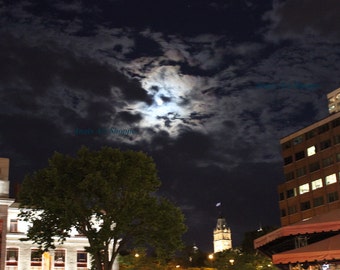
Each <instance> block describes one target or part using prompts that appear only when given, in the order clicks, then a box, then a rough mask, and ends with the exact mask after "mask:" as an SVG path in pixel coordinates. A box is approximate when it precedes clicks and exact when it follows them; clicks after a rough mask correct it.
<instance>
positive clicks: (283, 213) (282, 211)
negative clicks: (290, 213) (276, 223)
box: [281, 209, 287, 217]
mask: <svg viewBox="0 0 340 270" xmlns="http://www.w3.org/2000/svg"><path fill="white" fill-rule="evenodd" d="M286 215H287V214H286V209H281V217H285V216H286Z"/></svg>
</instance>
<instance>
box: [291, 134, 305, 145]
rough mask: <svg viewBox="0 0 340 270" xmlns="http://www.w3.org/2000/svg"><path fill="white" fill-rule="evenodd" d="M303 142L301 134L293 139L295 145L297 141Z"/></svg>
mask: <svg viewBox="0 0 340 270" xmlns="http://www.w3.org/2000/svg"><path fill="white" fill-rule="evenodd" d="M302 142H303V137H302V136H299V137H296V138H294V139H293V145H297V144H299V143H302Z"/></svg>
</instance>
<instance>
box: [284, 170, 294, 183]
mask: <svg viewBox="0 0 340 270" xmlns="http://www.w3.org/2000/svg"><path fill="white" fill-rule="evenodd" d="M285 179H286V181H289V180H292V179H294V172H289V173H286V174H285Z"/></svg>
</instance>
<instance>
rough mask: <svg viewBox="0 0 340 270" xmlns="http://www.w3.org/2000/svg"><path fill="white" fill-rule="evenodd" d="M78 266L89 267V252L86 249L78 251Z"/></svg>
mask: <svg viewBox="0 0 340 270" xmlns="http://www.w3.org/2000/svg"><path fill="white" fill-rule="evenodd" d="M77 267H79V268H86V269H87V253H86V251H82V250H78V251H77Z"/></svg>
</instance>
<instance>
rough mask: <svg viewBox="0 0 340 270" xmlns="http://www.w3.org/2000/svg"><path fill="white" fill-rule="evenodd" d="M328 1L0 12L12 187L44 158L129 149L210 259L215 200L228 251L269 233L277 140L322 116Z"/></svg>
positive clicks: (6, 8) (201, 1) (128, 2)
mask: <svg viewBox="0 0 340 270" xmlns="http://www.w3.org/2000/svg"><path fill="white" fill-rule="evenodd" d="M335 3H336V2H335V1H329V2H327V3H322V4H321V1H316V0H313V1H285V2H280V3H279V2H274V4H273V6H272V3H271V1H266V3H261V4H260V3H258V1H256V2H255V1H249V0H248V1H228V2H226V1H222V0H221V1H220V0H216V1H212V2H211V1H210V2H207V1H205V0H195V1H192V0H184V1H183V0H181V1H179V0H175V1H168V2H164V1H163V2H162V1H158V2H155V1H149V0H147V1H135V0H125V1H120V0H117V1H116V0H114V1H106V2H105V3H104V2H101V1H99V2H96V3H94V2H93V1H71V2H67V3H66V2H65V1H57V2H54V3H53V4H48V3H43V2H42V1H34V2H32V1H15V2H11V3H8V2H7V3H5V4H4V5H2V6H1V7H0V23H1V25H4V26H5V27H4V28H3V30H2V32H1V35H0V41H1V42H0V60H1V61H0V97H1V98H0V114H1V115H0V123H1V126H2V127H6V128H4V129H1V130H0V139H1V140H0V146H1V149H2V150H1V156H6V157H9V158H11V164H12V165H11V176H12V177H13V178H14V179H15V181H14V182H16V183H20V182H21V181H22V178H23V176H24V174H26V173H28V172H32V171H33V170H36V169H38V168H41V167H43V166H45V165H46V162H47V159H48V157H49V156H50V155H51V154H52V153H53V151H55V150H57V151H60V152H65V153H70V154H73V153H75V152H76V150H77V149H78V148H79V147H80V146H81V145H87V146H89V147H90V148H92V149H98V148H100V147H101V146H103V145H109V146H112V147H119V148H121V149H134V150H141V151H144V152H146V153H148V154H150V155H151V156H152V157H153V158H154V160H155V162H156V165H157V168H158V170H159V175H160V179H161V181H162V187H161V193H162V194H165V195H166V196H168V197H169V198H171V199H172V200H173V201H175V202H176V203H177V204H178V205H179V206H180V207H181V208H182V209H183V211H184V213H185V215H186V219H187V223H188V225H189V231H188V233H187V235H186V239H187V241H188V243H192V242H196V244H198V245H199V246H202V248H203V249H204V250H206V251H211V250H212V230H213V227H214V226H215V222H216V217H217V215H218V212H217V211H216V209H215V205H216V202H218V201H221V202H222V212H223V214H224V215H225V216H226V218H227V222H228V224H229V225H230V226H231V229H232V232H233V235H232V236H233V240H234V244H235V245H238V244H239V243H240V241H241V240H242V237H243V233H244V232H245V231H248V230H253V229H257V226H259V224H260V223H261V224H262V225H267V224H268V225H277V224H278V219H279V213H278V209H277V208H278V205H277V194H276V186H277V184H278V183H280V182H282V181H283V177H282V169H281V165H282V164H281V156H280V145H279V139H280V138H281V137H283V136H285V135H287V134H289V133H291V132H293V131H295V130H297V129H300V128H302V127H303V126H305V125H308V124H311V123H312V122H314V121H316V120H319V119H321V118H323V117H325V116H326V115H327V113H328V111H327V100H326V93H327V92H329V91H331V90H333V89H335V88H337V87H339V85H340V79H339V76H338V75H339V70H340V64H339V63H340V51H339V47H338V43H339V36H338V34H337V32H336V28H335V27H336V25H338V24H339V23H338V17H336V15H334V14H336V13H335V12H336V10H337V6H335ZM265 13H266V14H265ZM264 37H265V38H264ZM273 41H275V42H273ZM111 128H114V129H117V130H118V129H131V130H133V131H135V133H134V134H130V135H122V134H119V133H118V132H117V133H114V134H111V133H109V132H108V131H110V130H111ZM80 130H83V131H84V132H81V131H80ZM86 130H91V132H88V133H86V132H85V131H86ZM13 178H12V179H13Z"/></svg>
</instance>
